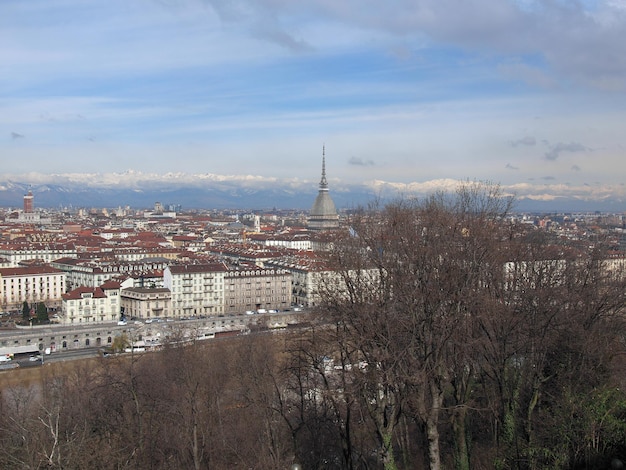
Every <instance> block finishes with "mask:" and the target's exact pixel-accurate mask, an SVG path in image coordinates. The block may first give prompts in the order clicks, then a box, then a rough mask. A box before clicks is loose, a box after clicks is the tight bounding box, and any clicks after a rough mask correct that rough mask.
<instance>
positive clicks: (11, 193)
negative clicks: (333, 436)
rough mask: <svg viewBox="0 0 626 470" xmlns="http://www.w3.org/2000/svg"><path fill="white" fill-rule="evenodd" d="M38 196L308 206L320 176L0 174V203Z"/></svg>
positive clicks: (39, 203) (420, 185) (72, 200)
mask: <svg viewBox="0 0 626 470" xmlns="http://www.w3.org/2000/svg"><path fill="white" fill-rule="evenodd" d="M328 183H329V188H330V194H331V197H332V198H333V200H334V201H335V205H336V206H337V207H338V208H339V209H349V208H355V207H359V206H365V205H367V204H368V203H369V202H371V201H373V200H375V199H378V200H383V201H385V200H389V199H393V198H397V197H423V196H425V195H428V194H432V193H433V192H435V191H447V192H453V191H454V190H455V189H456V188H457V187H458V185H459V184H460V183H462V182H460V181H457V180H452V179H440V180H432V181H425V182H411V183H397V182H386V181H368V182H364V183H362V184H346V183H343V182H342V181H340V180H332V179H331V180H329V181H328ZM501 188H502V191H503V192H504V193H505V194H510V195H514V196H515V198H516V208H517V209H518V210H523V211H530V210H534V211H543V212H552V211H591V210H598V211H606V212H624V211H626V188H625V187H624V186H616V187H593V186H588V185H583V186H568V185H556V184H554V185H547V184H534V185H533V184H518V185H510V186H504V185H503V186H502V187H501ZM29 190H31V191H32V192H33V194H34V195H35V206H36V207H60V206H61V207H64V206H74V207H117V206H127V205H128V206H131V207H136V208H149V207H153V206H154V203H155V202H157V201H158V202H161V203H163V204H175V205H180V206H182V207H183V208H185V209H202V208H216V209H223V208H248V209H267V208H274V207H275V208H279V209H305V210H306V209H309V208H310V207H311V206H312V204H313V201H314V200H315V197H316V195H317V191H318V182H317V181H313V180H302V179H298V178H291V179H278V178H268V177H261V176H253V175H216V174H209V173H205V174H186V173H165V174H156V173H143V172H138V171H134V170H128V171H125V172H122V173H115V172H114V173H65V174H40V173H29V174H25V175H11V176H8V175H5V176H4V177H2V176H0V206H3V207H21V206H22V198H23V195H24V194H26V193H27V192H28V191H29Z"/></svg>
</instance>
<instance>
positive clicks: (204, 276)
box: [163, 263, 228, 318]
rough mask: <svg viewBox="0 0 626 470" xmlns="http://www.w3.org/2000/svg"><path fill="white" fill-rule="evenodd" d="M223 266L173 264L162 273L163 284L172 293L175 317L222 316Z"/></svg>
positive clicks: (224, 267) (225, 270) (217, 264)
mask: <svg viewBox="0 0 626 470" xmlns="http://www.w3.org/2000/svg"><path fill="white" fill-rule="evenodd" d="M227 271H228V269H227V268H226V266H225V265H224V264H223V263H212V264H185V265H173V266H168V267H166V268H165V270H164V272H163V285H164V287H165V288H167V289H169V290H170V292H171V293H172V316H173V317H176V318H180V317H191V316H199V315H215V314H221V313H224V275H225V273H226V272H227Z"/></svg>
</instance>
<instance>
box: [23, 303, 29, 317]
mask: <svg viewBox="0 0 626 470" xmlns="http://www.w3.org/2000/svg"><path fill="white" fill-rule="evenodd" d="M22 319H23V320H24V321H25V322H28V321H30V305H28V302H26V301H24V303H23V304H22Z"/></svg>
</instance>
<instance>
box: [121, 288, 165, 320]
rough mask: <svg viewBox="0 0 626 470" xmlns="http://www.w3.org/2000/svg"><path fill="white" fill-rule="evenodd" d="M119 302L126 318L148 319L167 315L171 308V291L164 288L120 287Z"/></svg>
mask: <svg viewBox="0 0 626 470" xmlns="http://www.w3.org/2000/svg"><path fill="white" fill-rule="evenodd" d="M121 304H122V312H123V314H124V316H125V317H126V318H136V319H139V320H149V319H152V318H160V317H169V316H170V315H171V309H172V293H171V292H170V290H169V289H166V288H154V289H150V288H146V287H131V288H128V289H122V292H121Z"/></svg>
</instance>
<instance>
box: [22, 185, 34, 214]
mask: <svg viewBox="0 0 626 470" xmlns="http://www.w3.org/2000/svg"><path fill="white" fill-rule="evenodd" d="M33 199H34V196H33V192H32V191H30V190H29V191H28V193H27V194H25V195H24V214H32V213H33V208H34V205H33Z"/></svg>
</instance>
